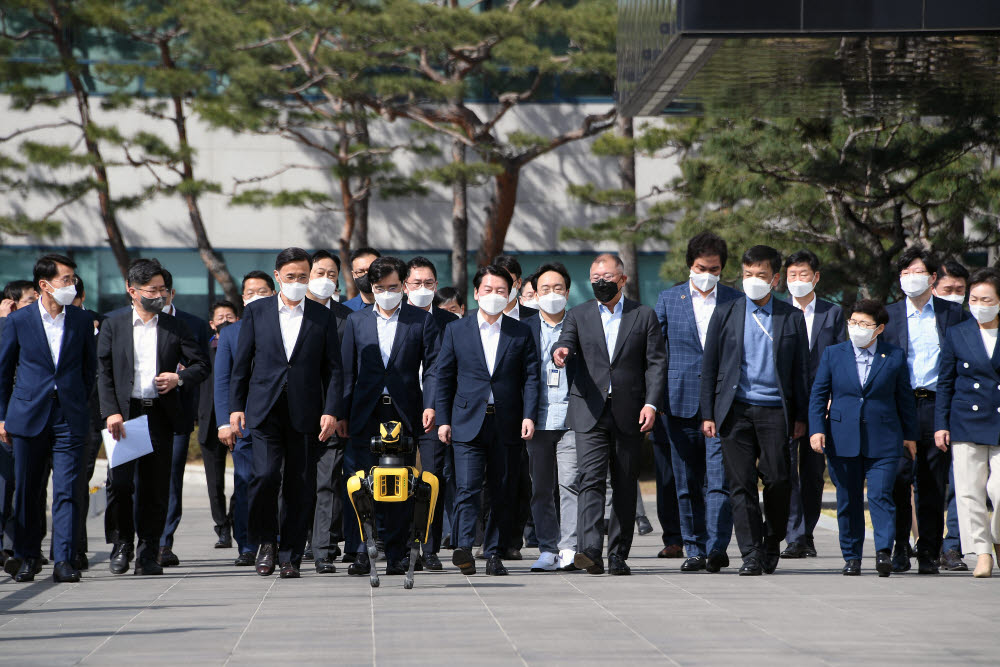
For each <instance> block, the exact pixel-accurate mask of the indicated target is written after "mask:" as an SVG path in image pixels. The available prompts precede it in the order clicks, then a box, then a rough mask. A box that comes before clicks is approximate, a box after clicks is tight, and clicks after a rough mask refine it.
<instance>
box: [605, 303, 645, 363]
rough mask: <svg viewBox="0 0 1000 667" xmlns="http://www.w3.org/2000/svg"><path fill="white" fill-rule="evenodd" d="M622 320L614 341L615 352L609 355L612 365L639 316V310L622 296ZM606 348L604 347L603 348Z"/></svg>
mask: <svg viewBox="0 0 1000 667" xmlns="http://www.w3.org/2000/svg"><path fill="white" fill-rule="evenodd" d="M622 299H623V301H622V320H621V322H619V323H618V338H617V339H615V351H614V354H612V355H611V359H610V362H611V363H614V360H615V359H617V358H618V355H619V354H620V353H621V351H622V347H624V345H625V339H626V338H628V335H629V333H630V332H631V331H632V327H634V326H635V319H636V318H637V317H638V316H639V315H638V313H639V309H638V308H637V307H636V305H635V304H634V303H633V302H631V301H628V300H626V299H625V297H624V296H622ZM605 347H606V346H605Z"/></svg>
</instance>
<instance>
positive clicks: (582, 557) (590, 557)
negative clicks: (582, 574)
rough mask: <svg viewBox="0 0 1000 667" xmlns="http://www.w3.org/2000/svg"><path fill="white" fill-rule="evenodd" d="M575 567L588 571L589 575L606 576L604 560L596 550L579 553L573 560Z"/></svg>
mask: <svg viewBox="0 0 1000 667" xmlns="http://www.w3.org/2000/svg"><path fill="white" fill-rule="evenodd" d="M573 565H576V566H577V567H578V568H579V569H581V570H586V571H587V574H604V559H603V558H601V554H599V553H598V552H597V551H596V550H590V549H588V550H587V551H583V552H577V554H576V556H575V557H574V558H573Z"/></svg>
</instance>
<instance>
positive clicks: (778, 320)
mask: <svg viewBox="0 0 1000 667" xmlns="http://www.w3.org/2000/svg"><path fill="white" fill-rule="evenodd" d="M792 308H795V306H792ZM785 319H786V318H785V314H784V313H783V312H781V309H779V308H776V307H775V303H774V296H773V295H772V296H771V357H772V358H773V359H774V367H775V368H778V341H779V340H781V329H782V328H783V327H784V326H785ZM813 324H814V325H815V322H814V323H813ZM756 325H757V323H756V322H754V326H756ZM741 358H742V357H741Z"/></svg>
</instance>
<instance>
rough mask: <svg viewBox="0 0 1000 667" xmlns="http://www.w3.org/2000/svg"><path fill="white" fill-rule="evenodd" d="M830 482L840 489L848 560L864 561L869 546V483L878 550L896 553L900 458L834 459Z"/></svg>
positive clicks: (842, 532)
mask: <svg viewBox="0 0 1000 667" xmlns="http://www.w3.org/2000/svg"><path fill="white" fill-rule="evenodd" d="M830 479H831V480H832V481H833V483H834V485H835V486H836V487H837V525H838V527H839V528H840V551H841V553H843V554H844V560H860V559H861V553H862V546H863V545H864V543H865V480H867V481H868V509H869V511H870V513H871V517H872V532H873V533H874V537H875V550H876V551H882V550H889V549H892V541H893V536H894V535H895V531H896V525H895V523H896V505H895V504H894V503H893V502H892V488H893V485H894V483H895V480H896V457H889V458H877V459H871V458H868V457H865V456H850V457H841V456H831V457H830Z"/></svg>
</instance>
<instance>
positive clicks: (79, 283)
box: [73, 273, 87, 296]
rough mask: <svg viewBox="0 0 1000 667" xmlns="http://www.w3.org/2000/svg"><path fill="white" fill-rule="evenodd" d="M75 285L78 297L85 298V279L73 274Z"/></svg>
mask: <svg viewBox="0 0 1000 667" xmlns="http://www.w3.org/2000/svg"><path fill="white" fill-rule="evenodd" d="M73 283H74V284H75V285H76V295H77V296H83V295H84V293H85V292H86V291H87V287H86V285H85V284H84V282H83V278H81V277H80V274H79V273H74V274H73Z"/></svg>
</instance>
